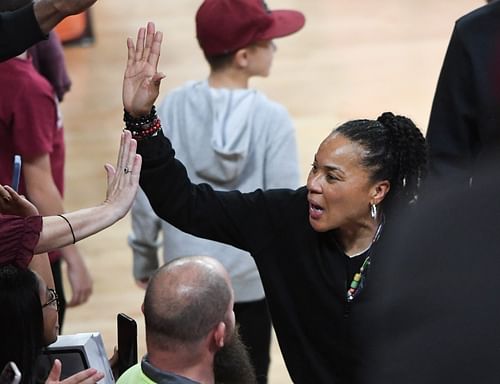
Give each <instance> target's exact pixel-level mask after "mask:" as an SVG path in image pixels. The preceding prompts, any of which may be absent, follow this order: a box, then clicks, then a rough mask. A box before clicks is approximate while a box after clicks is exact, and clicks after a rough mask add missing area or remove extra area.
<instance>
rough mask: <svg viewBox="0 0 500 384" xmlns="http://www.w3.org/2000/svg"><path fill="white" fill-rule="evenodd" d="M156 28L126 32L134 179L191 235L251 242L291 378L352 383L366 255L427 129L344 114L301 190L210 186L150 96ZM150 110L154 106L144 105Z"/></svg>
mask: <svg viewBox="0 0 500 384" xmlns="http://www.w3.org/2000/svg"><path fill="white" fill-rule="evenodd" d="M161 39H162V35H161V32H155V30H154V24H152V23H150V24H148V27H147V29H145V28H141V29H140V30H139V33H138V37H137V43H136V44H135V45H134V43H133V42H132V40H131V39H129V40H128V63H127V68H126V72H125V77H124V86H123V102H124V108H125V111H126V113H125V123H126V127H127V129H129V130H131V131H132V134H133V137H135V138H136V139H137V140H138V153H140V154H141V155H142V157H143V168H142V171H141V178H140V183H141V186H142V188H143V189H144V191H145V193H146V194H147V196H148V198H149V200H150V202H151V204H152V206H153V209H154V210H155V211H156V213H157V214H158V215H159V216H160V217H161V218H163V219H164V220H167V221H168V222H170V223H171V224H173V225H174V226H176V227H178V228H179V229H181V230H183V231H185V232H188V233H191V234H193V235H195V236H199V237H204V238H208V239H212V240H216V241H219V242H224V243H228V244H230V245H233V246H235V247H238V248H241V249H244V250H247V251H248V252H250V254H251V255H252V256H253V257H254V259H255V261H256V264H257V266H258V269H259V272H260V275H261V278H262V282H263V285H264V288H265V290H266V295H267V297H268V303H269V308H270V312H271V315H272V320H273V324H274V328H275V330H276V334H277V337H278V341H279V343H280V347H281V351H282V353H283V357H284V359H285V362H286V365H287V368H288V371H289V373H290V376H291V378H292V380H293V382H294V383H328V384H331V383H353V382H356V379H357V374H358V372H359V371H360V370H361V369H363V366H364V360H363V359H364V353H365V351H364V350H363V345H364V344H363V338H362V335H365V334H366V333H365V332H364V331H366V329H367V328H369V316H370V313H369V311H367V308H368V303H369V301H370V286H371V285H373V283H376V282H374V281H370V280H369V270H370V266H371V264H373V265H374V266H373V267H375V266H376V260H377V258H378V257H383V256H384V255H381V254H377V249H379V247H378V242H377V240H378V239H379V237H383V236H384V232H385V231H384V223H385V222H389V221H390V220H391V217H392V215H393V213H394V207H395V206H396V205H399V204H401V205H403V206H404V205H406V206H407V205H409V204H411V203H412V202H413V201H415V200H416V198H417V196H418V192H419V187H420V185H421V179H422V178H423V177H424V176H425V173H426V166H427V149H426V144H425V140H424V138H423V136H422V134H421V132H420V131H419V130H418V128H417V127H416V126H415V125H414V124H413V122H412V121H411V120H410V119H408V118H406V117H403V116H394V115H393V114H392V113H384V114H382V115H381V116H380V117H379V118H378V119H377V120H354V121H349V122H347V123H345V124H343V125H341V126H340V127H338V128H337V129H336V130H334V131H333V132H331V134H330V135H328V137H327V138H326V139H325V140H324V141H323V142H322V143H321V144H320V146H319V148H318V151H317V152H316V155H315V157H314V161H313V164H312V168H311V172H310V174H309V177H308V180H307V185H306V186H304V187H302V188H299V189H297V190H288V189H276V190H267V191H262V190H257V191H255V192H252V193H241V192H239V191H231V192H220V191H214V190H213V189H212V188H211V187H210V186H208V185H206V184H200V185H195V184H192V183H191V182H190V180H189V178H188V177H187V174H186V170H185V168H184V166H183V165H182V163H180V162H179V161H178V160H176V158H175V156H174V150H173V148H172V146H171V143H170V141H169V140H168V139H167V138H166V137H164V135H163V134H162V131H161V129H160V128H159V125H160V124H159V120H158V119H157V117H156V115H155V112H154V108H153V103H154V101H155V99H156V97H157V96H158V91H159V83H160V81H161V79H162V77H163V75H162V74H161V73H158V72H157V64H158V59H159V54H160V46H161ZM149 111H151V112H149Z"/></svg>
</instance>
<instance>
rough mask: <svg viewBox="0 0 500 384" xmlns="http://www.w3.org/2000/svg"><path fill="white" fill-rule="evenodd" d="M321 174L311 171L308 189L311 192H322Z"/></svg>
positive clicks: (308, 178)
mask: <svg viewBox="0 0 500 384" xmlns="http://www.w3.org/2000/svg"><path fill="white" fill-rule="evenodd" d="M320 179H321V175H320V174H319V173H318V174H314V173H313V171H312V170H311V172H309V176H308V177H307V190H308V191H309V192H314V193H321V180H320Z"/></svg>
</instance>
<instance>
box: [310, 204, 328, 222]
mask: <svg viewBox="0 0 500 384" xmlns="http://www.w3.org/2000/svg"><path fill="white" fill-rule="evenodd" d="M324 211H325V210H324V209H323V208H322V207H321V206H320V205H318V204H316V203H314V202H312V201H309V217H310V218H311V219H313V220H319V219H320V218H321V216H322V215H323V212H324Z"/></svg>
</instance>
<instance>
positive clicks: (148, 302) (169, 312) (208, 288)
mask: <svg viewBox="0 0 500 384" xmlns="http://www.w3.org/2000/svg"><path fill="white" fill-rule="evenodd" d="M185 259H186V258H184V260H185ZM189 259H192V260H196V259H198V260H200V258H196V257H194V258H189ZM178 261H179V260H173V261H172V262H170V263H167V264H165V265H164V266H163V267H162V268H160V269H159V270H158V271H157V272H156V273H155V275H154V276H153V278H152V279H151V282H150V283H149V285H148V288H147V290H146V295H145V298H144V319H145V323H146V332H147V333H149V334H150V335H151V336H152V337H151V340H152V341H154V342H156V343H161V345H162V346H163V347H164V348H168V347H169V346H171V345H172V344H175V343H179V342H180V343H186V342H187V343H194V342H197V341H199V340H201V339H202V338H203V337H205V336H206V335H207V334H208V333H209V332H210V330H211V329H212V328H213V327H214V326H216V325H217V324H218V323H219V322H221V321H224V320H225V315H226V313H227V309H228V306H229V302H230V300H231V291H230V288H229V286H228V284H227V282H226V280H225V279H224V277H223V276H221V274H220V273H219V272H217V271H216V270H214V268H211V267H207V265H204V264H203V263H200V262H187V263H186V262H185V261H184V262H183V263H182V264H179V263H177V262H178Z"/></svg>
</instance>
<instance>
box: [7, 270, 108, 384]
mask: <svg viewBox="0 0 500 384" xmlns="http://www.w3.org/2000/svg"><path fill="white" fill-rule="evenodd" d="M0 308H2V315H1V316H0V340H1V343H0V367H4V366H5V364H7V363H8V362H9V361H13V362H14V363H16V365H17V366H18V368H19V370H20V371H21V374H22V381H21V383H25V384H29V383H34V382H35V376H36V372H35V371H36V369H35V368H36V361H37V359H38V357H39V356H40V354H41V352H42V348H43V347H44V346H46V345H48V344H51V343H53V342H54V341H55V340H56V339H57V335H58V333H59V332H58V330H59V325H58V298H57V294H56V292H55V291H54V290H53V289H51V288H47V285H46V284H45V282H44V281H43V279H42V278H40V277H39V276H38V275H37V274H36V272H33V271H31V270H29V269H24V268H19V267H16V266H14V265H4V266H2V267H0ZM60 373H61V363H60V362H59V361H57V360H56V362H55V363H54V366H53V367H52V370H51V372H50V375H49V378H48V379H47V380H46V382H45V383H46V384H56V383H64V384H77V383H85V384H86V383H96V382H97V381H99V380H101V379H102V378H103V374H102V373H100V372H97V370H96V369H94V368H89V369H87V370H85V371H82V372H79V373H77V374H75V375H73V376H71V377H69V378H67V379H65V380H63V381H61V382H60V381H59V376H60Z"/></svg>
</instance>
